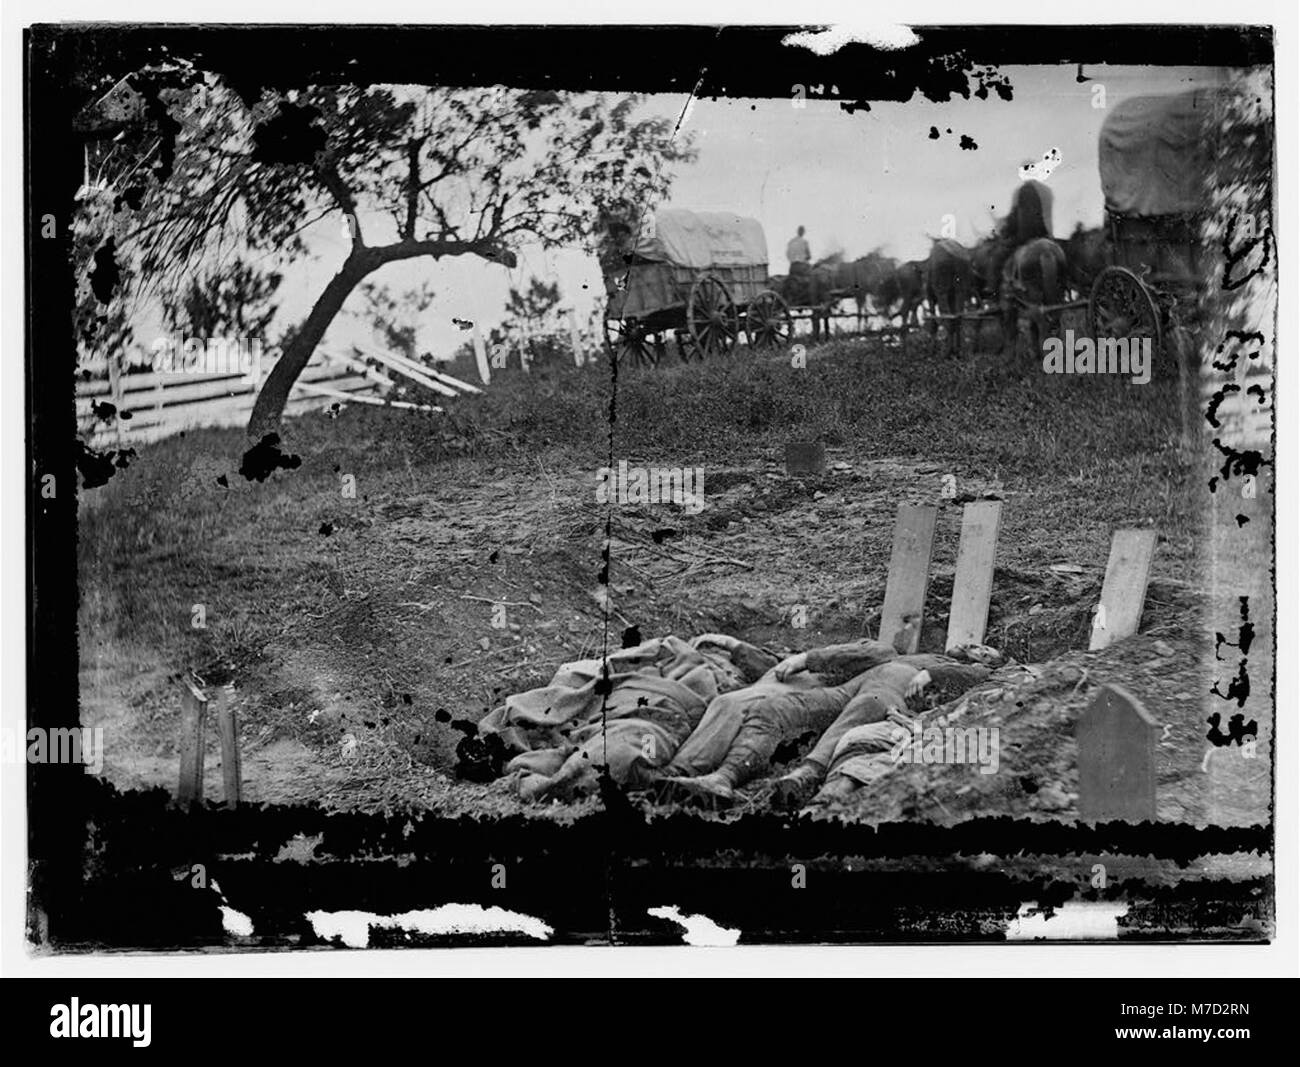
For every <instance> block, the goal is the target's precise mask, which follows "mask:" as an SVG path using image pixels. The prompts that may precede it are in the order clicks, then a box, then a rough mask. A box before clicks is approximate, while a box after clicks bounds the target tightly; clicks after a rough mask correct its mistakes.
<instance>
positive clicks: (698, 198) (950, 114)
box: [273, 65, 1225, 358]
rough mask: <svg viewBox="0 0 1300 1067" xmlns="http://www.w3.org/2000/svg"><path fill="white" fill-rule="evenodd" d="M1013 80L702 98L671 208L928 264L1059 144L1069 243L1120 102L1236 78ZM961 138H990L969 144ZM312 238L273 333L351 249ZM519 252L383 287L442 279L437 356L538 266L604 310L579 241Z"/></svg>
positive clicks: (339, 327)
mask: <svg viewBox="0 0 1300 1067" xmlns="http://www.w3.org/2000/svg"><path fill="white" fill-rule="evenodd" d="M1001 73H1004V74H1006V75H1007V76H1008V77H1009V78H1010V80H1011V83H1012V85H1013V87H1014V96H1013V99H1012V100H1010V101H1004V100H1002V99H1001V98H1000V97H998V96H997V95H996V94H990V97H989V99H987V100H977V99H971V100H962V99H955V100H953V101H950V102H947V103H931V102H930V101H927V100H925V99H924V98H922V97H920V96H917V97H915V98H913V99H912V100H910V101H908V102H906V103H873V104H872V106H871V110H870V111H867V112H862V111H858V112H855V113H854V114H849V113H847V112H845V111H843V110H842V109H841V108H840V106H839V104H838V102H836V101H834V100H824V99H817V98H815V97H812V96H809V97H807V98H806V99H805V106H804V107H802V108H796V107H795V106H793V99H780V100H747V99H735V100H727V99H718V100H716V101H715V100H697V101H694V102H693V103H692V104H691V106H690V108H689V110H688V112H687V116H686V119H685V121H684V123H683V125H682V130H683V131H684V132H689V133H690V134H692V135H693V136H694V138H695V144H696V147H697V149H698V153H699V154H698V158H697V160H696V161H695V162H693V163H691V164H688V165H681V166H679V167H678V168H677V172H676V173H677V178H676V180H675V182H674V184H673V187H672V191H671V194H670V197H669V200H668V202H667V204H666V205H665V206H670V207H680V208H688V209H692V210H698V211H734V212H736V213H738V214H741V215H746V216H752V217H754V218H757V219H758V220H759V221H760V222H761V223H762V226H763V229H764V232H765V234H766V237H767V247H768V257H769V258H768V262H769V269H770V270H771V272H772V273H773V274H784V273H785V272H786V269H787V264H786V260H785V254H784V252H785V245H786V242H787V241H788V240H789V239H790V238H791V237H792V236H794V233H795V228H796V227H797V226H799V225H803V226H805V227H806V228H807V238H808V241H809V244H810V245H811V248H812V254H813V258H814V259H817V258H819V257H821V256H823V255H826V254H829V253H832V252H842V253H844V254H845V255H846V256H848V257H849V258H855V257H857V256H859V255H863V254H865V253H866V252H868V251H870V250H871V249H873V248H875V247H877V246H881V247H883V249H884V250H885V252H886V253H888V254H890V255H893V256H895V257H897V258H899V259H916V258H921V257H923V256H924V255H925V254H926V252H927V250H928V248H929V241H930V237H931V236H938V235H939V234H940V233H941V232H942V231H943V229H944V225H945V221H946V220H945V217H946V216H952V218H951V219H950V220H947V221H949V223H950V225H955V229H956V237H957V239H958V240H959V241H961V242H962V243H964V244H971V243H973V242H974V241H976V240H977V239H978V238H979V237H981V236H983V235H984V234H986V233H987V232H988V231H989V229H990V228H991V227H992V225H993V219H994V216H995V215H997V216H1000V215H1002V214H1004V213H1005V212H1006V211H1007V209H1008V207H1009V205H1010V201H1011V196H1012V193H1013V192H1014V190H1015V188H1016V186H1017V184H1018V183H1019V181H1020V177H1019V173H1018V171H1019V168H1020V166H1021V165H1022V164H1024V163H1026V162H1029V161H1032V160H1037V159H1039V158H1040V157H1041V156H1042V155H1043V154H1044V153H1046V152H1048V151H1049V150H1050V149H1053V148H1055V149H1057V150H1058V151H1059V153H1060V157H1061V161H1060V163H1059V165H1058V166H1057V167H1056V169H1055V170H1054V171H1053V172H1052V173H1051V175H1050V177H1048V179H1047V184H1048V185H1049V186H1050V187H1051V188H1052V190H1053V191H1054V208H1053V228H1054V230H1055V232H1056V235H1057V236H1060V237H1064V236H1068V234H1069V233H1070V232H1071V230H1073V228H1074V226H1075V224H1076V223H1077V222H1081V223H1083V224H1084V225H1085V226H1093V225H1097V224H1099V223H1100V222H1101V221H1102V194H1101V189H1100V186H1099V182H1098V177H1097V134H1098V132H1099V130H1100V128H1101V123H1102V121H1103V120H1104V119H1105V117H1106V114H1107V109H1108V108H1109V107H1113V106H1114V105H1115V104H1116V103H1118V102H1120V101H1121V100H1124V99H1126V98H1128V97H1131V96H1143V95H1151V94H1168V93H1175V92H1179V91H1182V90H1184V89H1189V88H1194V87H1199V86H1204V85H1213V84H1216V83H1218V82H1219V81H1220V80H1221V79H1222V77H1223V75H1224V73H1225V72H1223V71H1222V70H1221V69H1219V68H1213V67H1114V66H1106V65H1096V66H1086V67H1085V68H1084V69H1083V74H1084V76H1085V77H1087V78H1088V79H1090V80H1089V81H1085V82H1079V81H1078V80H1077V73H1078V69H1077V68H1076V67H1074V66H1035V67H1007V68H1002V70H1001ZM1097 86H1102V87H1104V89H1105V100H1104V103H1105V104H1106V107H1097V106H1094V101H1097V100H1098V94H1097V91H1096V87H1097ZM825 89H826V91H827V92H830V91H831V90H832V87H831V86H826V87H825ZM686 103H687V99H686V97H685V96H684V95H681V94H673V95H670V94H661V95H655V96H653V97H650V98H649V99H648V100H647V102H646V104H645V110H646V113H647V114H659V115H665V116H669V117H671V118H673V119H674V120H676V118H677V117H678V116H680V115H681V113H682V110H683V107H684V106H685V105H686ZM931 126H934V127H935V128H937V130H938V131H939V134H940V136H939V138H938V139H937V140H935V139H932V138H931V137H930V136H929V133H930V127H931ZM948 130H951V131H952V132H951V133H948V132H947V131H948ZM962 135H965V136H966V137H968V138H970V139H971V140H973V141H974V143H975V144H976V145H977V146H978V147H977V148H975V149H963V148H961V147H960V143H959V139H960V137H961V136H962ZM362 225H363V228H364V225H365V220H364V218H363V219H362ZM306 238H307V242H308V246H309V248H310V249H311V251H312V254H313V255H312V260H311V261H310V262H299V263H296V264H293V265H291V266H290V267H289V268H288V269H287V270H286V271H285V275H286V277H285V283H284V286H283V287H282V289H281V296H282V300H283V303H282V306H281V310H280V314H279V316H278V317H277V322H276V323H275V325H274V327H273V329H275V328H278V327H279V326H280V325H281V321H280V320H281V319H283V320H285V321H288V320H294V319H298V318H301V317H303V316H304V315H305V314H306V312H307V310H308V309H309V307H310V304H311V301H312V300H313V299H314V298H315V296H316V295H317V294H319V293H320V291H321V290H322V289H323V288H324V285H325V283H326V282H327V281H328V279H329V277H330V276H331V275H332V274H333V273H334V272H335V271H336V270H337V269H338V266H339V264H340V263H341V262H342V259H343V256H344V254H345V251H346V244H345V239H344V233H343V231H342V229H341V227H340V224H339V222H338V220H334V219H331V220H328V221H325V222H322V223H320V224H318V225H317V226H316V227H315V228H313V229H312V230H310V231H308V233H307V235H306ZM516 252H517V253H518V255H519V265H518V266H517V267H516V268H514V269H507V268H505V267H504V266H502V265H500V264H487V263H483V262H481V261H477V260H472V259H470V258H468V257H463V258H456V259H451V260H443V261H440V262H438V263H434V262H431V261H408V262H404V263H397V264H391V265H389V266H387V267H385V268H383V269H382V270H381V271H379V272H377V273H376V274H375V275H372V276H371V280H372V281H375V282H377V283H379V282H382V283H384V284H386V285H388V286H390V287H392V288H393V289H394V290H395V291H397V292H402V291H405V290H408V289H412V288H415V287H416V286H418V285H421V284H423V283H426V282H427V283H428V284H429V285H431V286H432V288H433V290H434V291H435V293H436V294H437V295H436V297H435V300H434V302H433V304H432V305H431V306H430V307H429V308H428V309H427V310H426V311H424V312H423V313H421V315H420V316H419V321H418V323H417V329H418V336H419V345H420V348H421V350H422V351H428V352H430V353H432V354H433V355H434V356H435V358H450V357H451V355H452V353H453V352H454V350H455V348H456V347H457V346H458V345H459V344H461V343H462V342H463V341H464V340H465V337H466V335H465V334H464V333H463V332H462V331H461V330H460V329H459V327H457V326H456V325H455V324H454V323H453V322H452V319H453V318H461V319H471V320H474V321H476V322H478V323H479V325H480V327H481V328H482V329H483V332H484V334H486V333H487V331H488V330H489V329H490V328H491V327H492V326H493V325H496V324H497V323H499V321H500V319H501V316H502V309H503V307H504V304H505V301H506V296H507V292H508V289H509V287H510V286H511V285H515V286H521V285H523V284H526V282H527V280H528V278H529V276H530V275H537V276H539V277H543V278H545V279H547V280H556V281H558V282H559V284H560V290H561V296H562V301H563V304H564V306H572V307H574V308H575V310H576V311H577V313H578V317H579V320H580V321H584V320H585V319H586V317H587V315H588V314H589V313H590V312H591V310H592V309H593V308H594V307H595V306H596V305H597V303H598V302H602V303H603V300H604V287H603V285H602V284H601V281H600V274H599V270H598V269H597V266H596V262H595V259H594V257H592V256H590V255H588V254H586V253H585V252H583V251H582V250H580V249H566V250H561V251H553V252H548V253H547V252H543V251H542V250H540V249H539V248H535V247H532V248H530V247H522V248H518V249H516ZM360 303H361V302H360V300H359V299H358V298H357V295H356V294H354V295H353V297H352V298H351V299H350V301H349V303H348V304H346V305H345V306H344V311H343V313H342V314H341V315H340V317H339V319H337V320H336V321H335V323H334V324H333V325H332V326H331V327H330V330H329V332H328V333H327V334H326V338H325V345H326V346H327V347H329V348H333V349H338V348H344V347H346V346H347V345H348V344H351V343H360V344H362V346H363V347H365V346H367V345H371V344H374V343H375V340H374V338H373V336H372V335H371V334H370V331H369V329H368V328H367V327H365V326H364V325H363V324H362V323H361V322H360V320H359V319H358V318H357V317H356V316H355V315H352V314H349V310H350V309H353V308H357V307H359V306H360Z"/></svg>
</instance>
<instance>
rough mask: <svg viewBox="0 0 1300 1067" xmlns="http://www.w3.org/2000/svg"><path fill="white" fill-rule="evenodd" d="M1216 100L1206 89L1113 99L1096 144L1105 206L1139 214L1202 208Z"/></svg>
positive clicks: (1117, 211) (1191, 211)
mask: <svg viewBox="0 0 1300 1067" xmlns="http://www.w3.org/2000/svg"><path fill="white" fill-rule="evenodd" d="M1213 105H1214V98H1213V96H1212V94H1211V92H1210V91H1209V90H1206V89H1194V90H1192V91H1190V92H1186V93H1179V94H1177V95H1176V96H1137V97H1132V98H1131V99H1128V100H1125V101H1123V102H1122V103H1120V104H1117V105H1115V107H1114V108H1113V109H1112V110H1111V112H1110V114H1109V115H1107V116H1106V121H1105V122H1104V123H1102V127H1101V134H1100V136H1099V138H1098V145H1097V148H1098V152H1097V163H1098V169H1099V170H1100V171H1101V190H1102V193H1103V194H1105V197H1106V208H1107V210H1109V211H1111V212H1114V213H1115V214H1118V215H1140V216H1153V215H1190V214H1195V213H1197V212H1200V211H1202V210H1204V207H1205V200H1206V194H1205V182H1206V180H1207V178H1208V175H1209V166H1210V157H1209V150H1208V147H1207V143H1206V142H1207V137H1206V134H1207V131H1208V129H1209V122H1210V117H1211V111H1210V109H1211V108H1212V107H1213Z"/></svg>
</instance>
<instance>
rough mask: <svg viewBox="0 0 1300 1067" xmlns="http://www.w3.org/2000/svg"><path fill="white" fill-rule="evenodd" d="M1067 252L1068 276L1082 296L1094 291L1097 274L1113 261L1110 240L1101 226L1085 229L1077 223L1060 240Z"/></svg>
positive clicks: (1071, 284) (1070, 282) (1071, 283)
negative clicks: (1071, 231)
mask: <svg viewBox="0 0 1300 1067" xmlns="http://www.w3.org/2000/svg"><path fill="white" fill-rule="evenodd" d="M1060 243H1061V248H1062V251H1064V252H1065V265H1066V278H1067V281H1068V282H1069V284H1070V286H1071V287H1072V288H1073V289H1074V291H1075V292H1076V293H1078V294H1079V295H1080V296H1084V295H1085V294H1087V293H1089V292H1091V291H1092V283H1093V282H1095V281H1096V280H1097V275H1098V274H1100V273H1101V272H1102V270H1103V269H1104V268H1105V267H1107V266H1109V264H1110V262H1111V248H1110V240H1109V238H1108V237H1107V236H1106V231H1105V230H1104V229H1102V228H1101V227H1100V226H1098V227H1095V228H1094V229H1091V230H1085V229H1084V228H1083V223H1081V222H1080V223H1077V224H1076V225H1075V227H1074V232H1073V233H1072V234H1070V236H1069V237H1068V238H1066V239H1065V240H1064V241H1062V242H1060Z"/></svg>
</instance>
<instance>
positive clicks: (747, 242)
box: [636, 208, 767, 270]
mask: <svg viewBox="0 0 1300 1067" xmlns="http://www.w3.org/2000/svg"><path fill="white" fill-rule="evenodd" d="M636 255H637V257H638V258H640V259H647V260H651V261H652V262H655V263H671V264H673V265H674V266H678V267H692V268H695V269H697V270H708V269H709V268H711V267H766V266H767V238H766V237H764V235H763V226H762V223H760V222H759V221H758V220H757V219H749V218H745V217H744V216H742V215H735V214H732V213H731V212H729V211H685V210H682V209H681V208H664V209H662V210H660V211H656V212H655V216H654V230H653V232H652V233H647V234H643V235H642V237H641V239H640V240H639V241H637V245H636Z"/></svg>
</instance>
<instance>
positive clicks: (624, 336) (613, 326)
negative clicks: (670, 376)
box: [605, 319, 659, 367]
mask: <svg viewBox="0 0 1300 1067" xmlns="http://www.w3.org/2000/svg"><path fill="white" fill-rule="evenodd" d="M605 348H606V350H607V351H608V353H609V357H610V359H612V360H614V362H616V363H617V364H618V365H619V366H620V367H653V366H656V365H657V364H658V362H659V351H658V348H659V346H657V345H656V344H655V338H654V336H653V335H651V334H648V333H646V331H645V328H644V327H643V326H642V325H641V324H640V323H639V322H637V321H636V320H635V319H606V320H605Z"/></svg>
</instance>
